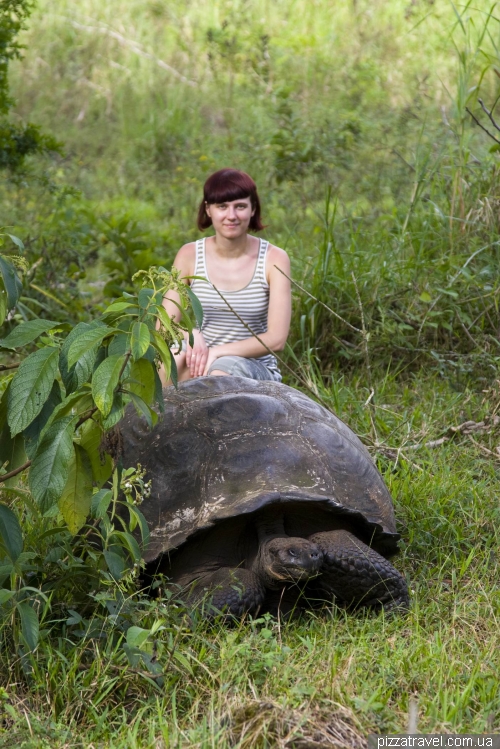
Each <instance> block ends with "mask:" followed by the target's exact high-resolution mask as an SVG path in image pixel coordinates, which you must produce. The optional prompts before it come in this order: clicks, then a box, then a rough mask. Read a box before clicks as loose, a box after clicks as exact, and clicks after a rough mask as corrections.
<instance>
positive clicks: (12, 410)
mask: <svg viewBox="0 0 500 749" xmlns="http://www.w3.org/2000/svg"><path fill="white" fill-rule="evenodd" d="M58 359H59V349H57V348H54V347H52V346H46V347H45V348H41V349H38V351H34V352H33V353H32V354H30V355H29V356H28V357H27V358H26V359H25V360H24V361H23V362H22V364H21V365H20V367H19V369H18V370H17V372H16V374H15V375H14V378H13V379H12V382H11V386H10V391H9V398H8V413H7V418H8V422H9V426H10V431H11V434H12V436H13V437H14V436H15V435H16V434H18V433H19V432H22V431H23V430H24V429H26V427H27V426H28V425H29V424H31V422H32V421H33V419H35V418H36V417H37V416H38V414H39V413H40V411H41V410H42V408H43V405H44V403H45V401H46V400H47V398H48V397H49V394H50V391H51V390H52V385H53V383H54V380H55V377H56V373H57V363H58Z"/></svg>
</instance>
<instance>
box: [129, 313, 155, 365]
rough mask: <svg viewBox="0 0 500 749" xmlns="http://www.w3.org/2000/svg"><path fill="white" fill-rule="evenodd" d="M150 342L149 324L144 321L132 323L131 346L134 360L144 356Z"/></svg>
mask: <svg viewBox="0 0 500 749" xmlns="http://www.w3.org/2000/svg"><path fill="white" fill-rule="evenodd" d="M149 344H150V336H149V328H148V326H147V325H146V324H145V323H143V322H135V323H134V324H133V325H132V335H131V338H130V348H131V349H132V358H133V359H134V361H135V360H137V359H140V358H141V356H144V354H145V353H146V351H147V350H148V348H149Z"/></svg>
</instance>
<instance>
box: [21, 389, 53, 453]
mask: <svg viewBox="0 0 500 749" xmlns="http://www.w3.org/2000/svg"><path fill="white" fill-rule="evenodd" d="M60 402H61V386H60V385H59V383H58V381H57V380H54V384H53V385H52V390H51V391H50V393H49V397H48V398H47V400H46V401H45V403H44V404H43V408H42V410H41V411H40V413H39V414H38V416H37V417H36V419H33V421H32V422H31V424H30V425H29V426H28V427H27V428H26V429H25V431H24V448H25V450H26V454H27V456H28V458H29V459H30V460H33V458H34V457H35V453H36V449H37V446H38V440H39V439H40V434H41V433H42V430H43V429H44V427H45V425H46V424H47V421H48V420H49V418H50V416H52V414H53V413H54V409H55V408H56V406H58V405H59V404H60Z"/></svg>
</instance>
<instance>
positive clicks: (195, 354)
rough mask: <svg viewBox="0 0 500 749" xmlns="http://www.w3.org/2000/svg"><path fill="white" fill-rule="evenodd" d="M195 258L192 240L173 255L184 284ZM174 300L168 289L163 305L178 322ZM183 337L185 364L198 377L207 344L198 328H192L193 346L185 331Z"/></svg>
mask: <svg viewBox="0 0 500 749" xmlns="http://www.w3.org/2000/svg"><path fill="white" fill-rule="evenodd" d="M195 260H196V245H195V243H194V242H190V243H189V244H185V245H184V246H183V247H181V249H180V250H179V252H178V253H177V255H176V257H175V260H174V263H173V267H174V268H177V269H178V270H180V272H181V277H182V280H183V281H184V283H185V284H186V285H189V277H190V276H192V275H194V268H195ZM172 300H173V301H172ZM174 301H175V302H177V304H179V303H180V297H179V294H178V293H177V292H176V291H169V292H168V293H167V294H166V295H165V297H164V299H163V306H164V307H165V309H166V311H167V313H168V314H169V315H170V317H172V318H173V319H174V320H175V321H176V322H179V320H180V319H181V312H180V309H179V308H178V307H177V305H176V304H174ZM184 337H185V339H186V364H187V366H188V368H189V371H190V374H191V377H200V376H201V375H202V374H203V371H204V369H205V365H206V361H207V357H208V347H207V344H206V343H205V339H204V338H203V335H202V333H201V332H200V331H199V330H193V338H194V345H193V347H191V346H190V345H189V341H188V335H187V333H186V334H185V336H184Z"/></svg>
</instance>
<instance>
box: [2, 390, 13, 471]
mask: <svg viewBox="0 0 500 749" xmlns="http://www.w3.org/2000/svg"><path fill="white" fill-rule="evenodd" d="M10 385H11V383H10V382H9V384H8V385H7V387H6V388H5V390H4V391H3V393H2V396H1V397H0V466H2V465H3V464H4V463H5V461H6V460H9V459H10V455H11V452H12V437H11V436H10V428H9V425H8V423H7V401H8V398H9V390H10Z"/></svg>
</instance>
